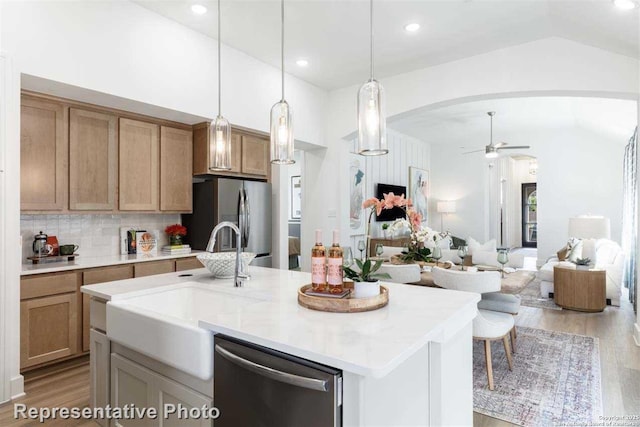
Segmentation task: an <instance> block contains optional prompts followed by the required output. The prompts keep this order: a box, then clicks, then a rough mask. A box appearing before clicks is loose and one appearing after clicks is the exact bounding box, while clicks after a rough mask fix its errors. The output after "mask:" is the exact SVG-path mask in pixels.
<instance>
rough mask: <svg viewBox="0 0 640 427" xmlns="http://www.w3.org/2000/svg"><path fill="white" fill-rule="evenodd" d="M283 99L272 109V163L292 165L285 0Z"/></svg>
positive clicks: (282, 5)
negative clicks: (285, 83)
mask: <svg viewBox="0 0 640 427" xmlns="http://www.w3.org/2000/svg"><path fill="white" fill-rule="evenodd" d="M280 15H281V16H280V18H281V31H280V42H281V46H280V47H281V66H282V99H281V100H280V102H277V103H276V104H274V106H273V107H271V163H275V164H279V165H291V164H294V163H295V160H293V123H292V119H293V114H292V112H291V107H289V104H288V103H287V101H285V99H284V0H281V1H280Z"/></svg>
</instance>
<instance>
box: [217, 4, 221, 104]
mask: <svg viewBox="0 0 640 427" xmlns="http://www.w3.org/2000/svg"><path fill="white" fill-rule="evenodd" d="M220 57H221V55H220V0H218V117H222V83H221V82H222V78H221V69H222V67H221V65H220V64H221V63H220Z"/></svg>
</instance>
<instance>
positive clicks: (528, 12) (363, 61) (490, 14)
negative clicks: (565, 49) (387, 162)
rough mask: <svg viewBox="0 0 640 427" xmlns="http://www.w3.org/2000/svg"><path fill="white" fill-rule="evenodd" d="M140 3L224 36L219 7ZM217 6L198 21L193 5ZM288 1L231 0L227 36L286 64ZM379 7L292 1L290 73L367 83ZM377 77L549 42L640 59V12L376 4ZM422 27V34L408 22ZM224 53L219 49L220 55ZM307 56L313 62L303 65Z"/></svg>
mask: <svg viewBox="0 0 640 427" xmlns="http://www.w3.org/2000/svg"><path fill="white" fill-rule="evenodd" d="M136 3H138V4H140V5H142V6H143V7H145V8H147V9H150V10H152V11H155V12H157V13H159V14H161V15H164V16H165V17H167V18H170V19H172V20H175V21H177V22H180V23H182V24H184V25H186V26H188V27H191V28H193V29H194V30H196V31H199V32H201V33H204V34H206V35H208V36H211V37H214V38H215V37H216V31H217V28H216V2H215V1H199V0H170V1H163V0H139V1H136ZM194 3H200V4H203V5H205V6H206V7H207V8H208V13H206V14H205V15H195V14H193V13H192V12H191V9H190V6H191V5H192V4H194ZM279 4H280V2H279V1H274V0H222V40H223V42H224V43H225V44H228V45H230V46H232V47H234V48H236V49H238V50H241V51H243V52H245V53H247V54H248V55H251V56H253V57H255V58H258V59H260V60H262V61H264V62H266V63H269V64H271V65H273V66H276V67H279V65H280V57H279V55H280V33H279V31H280V7H279ZM368 7H369V2H368V1H363V0H352V1H349V0H287V2H286V8H287V9H286V10H287V12H286V68H287V72H289V73H291V74H293V75H295V76H297V77H300V78H302V79H303V80H306V81H308V82H310V83H313V84H315V85H317V86H319V87H322V88H325V89H334V88H339V87H345V86H348V85H351V84H356V83H360V82H362V81H363V80H365V79H366V78H367V77H368V69H369V45H368V37H369V36H368V31H369V23H368V19H369V14H368ZM374 8H375V24H374V25H375V33H376V44H375V46H376V47H375V52H376V76H378V77H385V76H391V75H395V74H399V73H403V72H407V71H411V70H415V69H419V68H424V67H428V66H431V65H435V64H440V63H444V62H448V61H452V60H456V59H460V58H464V57H469V56H473V55H478V54H481V53H484V52H488V51H491V50H495V49H499V48H504V47H508V46H513V45H517V44H521V43H525V42H529V41H533V40H537V39H542V38H547V37H552V36H556V37H564V38H567V39H571V40H574V41H577V42H580V43H583V44H587V45H591V46H594V47H598V48H601V49H606V50H609V51H612V52H616V53H620V54H623V55H627V56H632V57H636V58H638V57H639V56H640V55H639V54H638V51H639V43H638V23H639V13H638V9H635V10H632V11H621V10H619V9H616V8H615V7H614V6H613V5H612V2H611V1H610V0H569V1H566V0H565V1H563V0H440V1H432V0H413V1H406V0H375V1H374ZM410 22H417V23H419V24H420V25H421V26H422V27H421V29H420V30H419V31H418V32H416V33H412V34H408V33H406V32H405V31H404V29H403V27H404V25H405V24H407V23H410ZM211 54H212V55H215V52H211ZM299 58H305V59H307V60H308V61H309V66H308V67H306V68H300V67H298V66H296V65H295V61H296V60H297V59H299Z"/></svg>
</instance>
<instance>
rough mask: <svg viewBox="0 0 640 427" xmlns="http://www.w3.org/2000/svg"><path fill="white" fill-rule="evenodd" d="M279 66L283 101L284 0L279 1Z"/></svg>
mask: <svg viewBox="0 0 640 427" xmlns="http://www.w3.org/2000/svg"><path fill="white" fill-rule="evenodd" d="M280 47H281V50H280V66H281V69H282V100H283V101H284V0H281V1H280Z"/></svg>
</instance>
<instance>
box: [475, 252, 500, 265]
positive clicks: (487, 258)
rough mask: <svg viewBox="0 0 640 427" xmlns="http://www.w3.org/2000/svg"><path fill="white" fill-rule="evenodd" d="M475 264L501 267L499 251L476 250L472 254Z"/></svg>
mask: <svg viewBox="0 0 640 427" xmlns="http://www.w3.org/2000/svg"><path fill="white" fill-rule="evenodd" d="M471 259H472V260H473V261H472V262H473V264H474V265H490V266H492V267H500V263H499V262H498V253H497V252H496V251H480V250H476V251H475V252H474V253H473V255H471Z"/></svg>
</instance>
